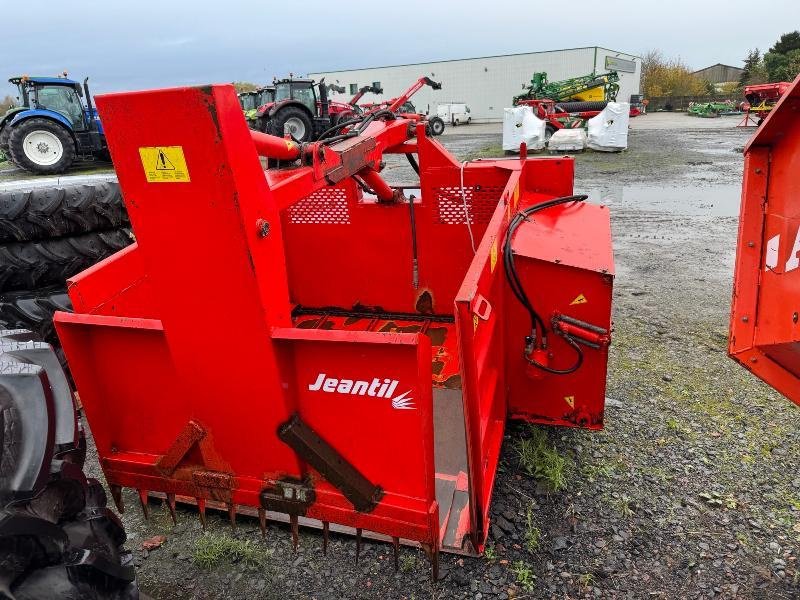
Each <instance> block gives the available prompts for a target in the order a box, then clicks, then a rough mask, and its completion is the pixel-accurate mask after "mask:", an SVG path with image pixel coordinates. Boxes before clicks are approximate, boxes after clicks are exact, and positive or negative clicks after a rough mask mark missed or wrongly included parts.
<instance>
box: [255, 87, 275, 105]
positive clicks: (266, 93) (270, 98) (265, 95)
mask: <svg viewBox="0 0 800 600" xmlns="http://www.w3.org/2000/svg"><path fill="white" fill-rule="evenodd" d="M274 101H275V90H270V89H268V90H261V91H260V92H258V106H263V105H264V104H269V103H270V102H274Z"/></svg>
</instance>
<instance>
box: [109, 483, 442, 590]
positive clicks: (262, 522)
mask: <svg viewBox="0 0 800 600" xmlns="http://www.w3.org/2000/svg"><path fill="white" fill-rule="evenodd" d="M137 491H138V493H139V503H140V504H141V506H142V514H143V515H144V518H145V519H149V518H150V507H149V505H148V492H147V490H142V489H139V490H137ZM111 495H112V496H113V498H114V504H115V505H116V507H117V510H118V511H119V512H120V513H124V512H125V504H124V502H123V500H122V487H121V486H118V485H112V486H111ZM166 496H167V507H168V508H169V514H170V517H172V524H173V525H177V523H178V516H177V511H176V508H175V504H176V499H175V494H169V493H168V494H166ZM195 500H196V502H197V512H198V515H199V517H200V524H201V525H202V527H203V531H205V529H206V500H205V498H195ZM227 507H228V519H229V520H230V524H231V528H233V529H234V530H235V529H236V505H235V504H233V503H232V502H228V503H227ZM258 524H259V527H260V528H261V535H262V536H263V537H265V538H266V537H267V511H266V509H264V508H259V509H258ZM289 524H290V526H291V530H292V550H293V551H294V552H297V546H298V544H299V542H300V533H299V523H298V519H297V515H289ZM329 534H330V523H328V521H322V553H323V554H325V555H327V554H328V539H329ZM361 540H362V529H361V528H360V527H358V528H356V563H358V558H359V555H360V554H361ZM392 548H393V550H394V570H395V571H397V570H398V569H399V558H400V538H399V537H392ZM437 558H438V557H437ZM437 562H438V561H435V562H434V578H436V575H437V573H436V571H438V568H437V566H438V565H437V564H436V563H437Z"/></svg>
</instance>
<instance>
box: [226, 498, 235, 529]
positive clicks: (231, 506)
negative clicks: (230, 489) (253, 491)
mask: <svg viewBox="0 0 800 600" xmlns="http://www.w3.org/2000/svg"><path fill="white" fill-rule="evenodd" d="M228 518H229V519H230V522H231V528H232V529H236V505H235V504H234V503H233V502H228Z"/></svg>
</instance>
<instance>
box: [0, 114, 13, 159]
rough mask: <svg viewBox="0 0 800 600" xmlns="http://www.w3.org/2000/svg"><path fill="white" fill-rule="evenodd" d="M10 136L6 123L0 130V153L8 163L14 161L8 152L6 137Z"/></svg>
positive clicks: (8, 126)
mask: <svg viewBox="0 0 800 600" xmlns="http://www.w3.org/2000/svg"><path fill="white" fill-rule="evenodd" d="M10 135H11V126H10V125H9V124H8V123H6V124H5V125H4V126H3V127H2V129H0V152H2V153H3V156H5V158H6V160H7V161H8V162H10V163H13V162H14V161H13V160H12V159H11V152H9V151H8V137H9V136H10Z"/></svg>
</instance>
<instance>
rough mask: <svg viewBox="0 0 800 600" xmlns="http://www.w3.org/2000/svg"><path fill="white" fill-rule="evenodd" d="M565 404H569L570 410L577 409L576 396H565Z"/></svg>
mask: <svg viewBox="0 0 800 600" xmlns="http://www.w3.org/2000/svg"><path fill="white" fill-rule="evenodd" d="M564 402H566V403H567V404H569V407H570V408H575V396H564Z"/></svg>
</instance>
